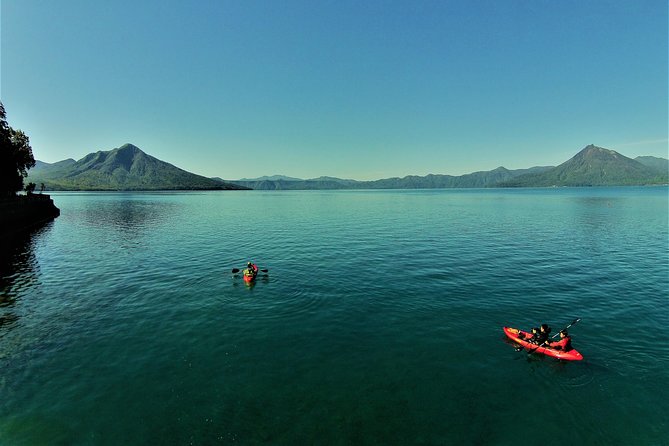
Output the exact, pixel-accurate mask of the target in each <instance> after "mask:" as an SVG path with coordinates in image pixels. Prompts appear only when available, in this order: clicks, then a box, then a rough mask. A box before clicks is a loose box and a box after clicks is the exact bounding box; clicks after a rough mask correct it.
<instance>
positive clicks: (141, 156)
mask: <svg viewBox="0 0 669 446" xmlns="http://www.w3.org/2000/svg"><path fill="white" fill-rule="evenodd" d="M27 182H33V183H35V184H37V185H40V184H41V183H44V185H45V186H46V188H47V189H48V190H221V189H226V190H227V189H245V188H244V187H243V186H239V185H235V184H231V183H227V182H224V181H218V180H213V179H211V178H206V177H203V176H200V175H195V174H193V173H190V172H187V171H185V170H183V169H179V168H178V167H175V166H173V165H172V164H169V163H166V162H164V161H161V160H159V159H157V158H154V157H152V156H150V155H147V154H146V153H144V152H142V151H141V150H140V149H139V148H138V147H136V146H134V145H132V144H125V145H123V146H121V147H119V148H116V149H113V150H110V151H98V152H95V153H89V154H88V155H86V156H85V157H83V158H82V159H80V160H79V161H74V160H72V159H68V160H64V161H59V162H57V163H53V164H48V163H44V162H41V161H36V163H35V167H33V168H32V169H30V170H29V171H28V178H27Z"/></svg>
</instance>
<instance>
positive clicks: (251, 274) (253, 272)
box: [244, 264, 258, 283]
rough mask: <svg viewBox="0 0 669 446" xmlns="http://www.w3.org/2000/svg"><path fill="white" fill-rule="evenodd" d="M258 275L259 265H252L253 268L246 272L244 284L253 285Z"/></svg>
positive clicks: (247, 269)
mask: <svg viewBox="0 0 669 446" xmlns="http://www.w3.org/2000/svg"><path fill="white" fill-rule="evenodd" d="M257 275H258V265H256V264H252V265H251V268H246V269H245V270H244V282H246V283H251V282H253V281H254V280H256V276H257Z"/></svg>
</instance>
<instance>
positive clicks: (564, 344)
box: [548, 330, 573, 352]
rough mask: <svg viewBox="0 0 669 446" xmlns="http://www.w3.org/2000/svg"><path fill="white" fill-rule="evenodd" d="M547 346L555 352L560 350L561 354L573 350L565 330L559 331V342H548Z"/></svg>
mask: <svg viewBox="0 0 669 446" xmlns="http://www.w3.org/2000/svg"><path fill="white" fill-rule="evenodd" d="M548 346H549V347H550V348H553V349H555V350H562V351H563V352H568V351H570V350H573V347H572V346H571V337H570V336H569V333H568V332H567V330H562V331H560V340H559V341H557V342H549V343H548Z"/></svg>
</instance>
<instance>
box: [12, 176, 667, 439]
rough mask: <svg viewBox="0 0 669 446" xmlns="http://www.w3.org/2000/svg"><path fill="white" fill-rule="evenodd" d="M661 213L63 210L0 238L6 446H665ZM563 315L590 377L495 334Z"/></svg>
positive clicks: (285, 205)
mask: <svg viewBox="0 0 669 446" xmlns="http://www.w3.org/2000/svg"><path fill="white" fill-rule="evenodd" d="M668 196H669V195H668V191H667V188H601V189H600V188H586V189H543V190H429V191H336V192H331V191H324V192H320V191H309V192H307V191H305V192H258V191H252V192H202V193H199V192H192V193H155V194H148V193H60V194H54V195H53V197H54V200H55V202H56V205H57V206H58V207H59V208H60V209H61V216H60V217H59V218H58V219H56V220H55V221H54V222H52V223H50V224H48V225H47V226H45V227H43V228H41V229H39V230H36V231H34V232H33V233H32V234H29V235H26V236H22V237H17V238H16V239H14V240H12V242H11V243H10V242H9V241H3V246H2V252H3V256H2V263H0V266H1V268H2V269H1V270H0V273H1V274H0V277H1V280H0V292H1V294H0V370H2V374H1V375H0V444H9V445H13V444H17V445H33V444H36V445H39V444H49V445H51V444H56V445H57V444H62V445H70V444H82V445H87V444H91V445H92V444H105V445H107V444H108V445H118V444H205V445H206V444H282V445H294V444H384V445H385V444H469V445H476V444H480V445H488V444H493V445H517V444H528V443H530V442H535V441H538V442H541V443H543V444H547V445H552V444H555V445H558V444H559V445H563V444H590V445H600V444H601V445H630V444H634V445H663V444H664V445H666V444H669V443H668V442H667V438H669V420H668V417H667V413H669V403H667V396H668V395H667V390H666V389H667V388H669V372H668V371H667V370H669V369H668V366H669V344H668V343H667V342H666V334H665V332H666V327H667V326H668V325H669V311H668V310H669V308H668V302H669V299H668V298H669V246H668V243H669V242H668V240H669V235H668V221H667V219H668V201H669V200H668ZM247 259H253V260H255V261H257V262H258V263H259V265H260V266H261V267H263V268H268V269H269V274H268V275H267V276H265V277H260V278H259V280H258V282H257V283H256V284H255V285H254V286H253V287H248V286H246V285H244V283H243V282H242V280H241V277H236V276H234V275H232V274H231V273H230V270H231V269H232V268H235V267H236V268H242V267H243V266H244V264H245V262H246V260H247ZM576 317H580V318H582V321H581V322H580V323H579V324H577V325H576V326H574V327H573V328H572V329H571V333H572V334H573V337H574V346H575V347H576V348H577V349H578V350H579V351H580V352H581V353H582V354H583V355H584V356H585V360H584V361H583V362H579V363H561V362H558V361H555V360H553V359H551V358H547V357H543V356H537V355H531V356H528V355H527V354H526V353H525V352H516V351H515V350H514V348H513V347H512V346H511V345H510V344H509V343H508V342H506V341H505V339H504V336H503V333H502V331H501V327H502V326H504V325H511V326H516V327H520V328H530V327H531V326H534V325H537V324H539V323H540V322H547V323H549V324H551V325H552V326H553V327H554V330H558V329H559V328H560V326H561V325H566V324H567V323H569V322H570V321H571V320H573V319H574V318H576Z"/></svg>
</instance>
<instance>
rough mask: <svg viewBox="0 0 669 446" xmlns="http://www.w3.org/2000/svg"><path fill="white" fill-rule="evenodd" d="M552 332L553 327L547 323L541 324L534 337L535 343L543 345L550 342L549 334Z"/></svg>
mask: <svg viewBox="0 0 669 446" xmlns="http://www.w3.org/2000/svg"><path fill="white" fill-rule="evenodd" d="M550 334H551V327H549V326H548V325H546V324H541V325H540V326H539V332H538V333H537V334H536V336H535V337H534V338H535V339H534V341H533V342H534V343H535V344H537V345H543V344H545V343H547V342H548V335H550Z"/></svg>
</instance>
